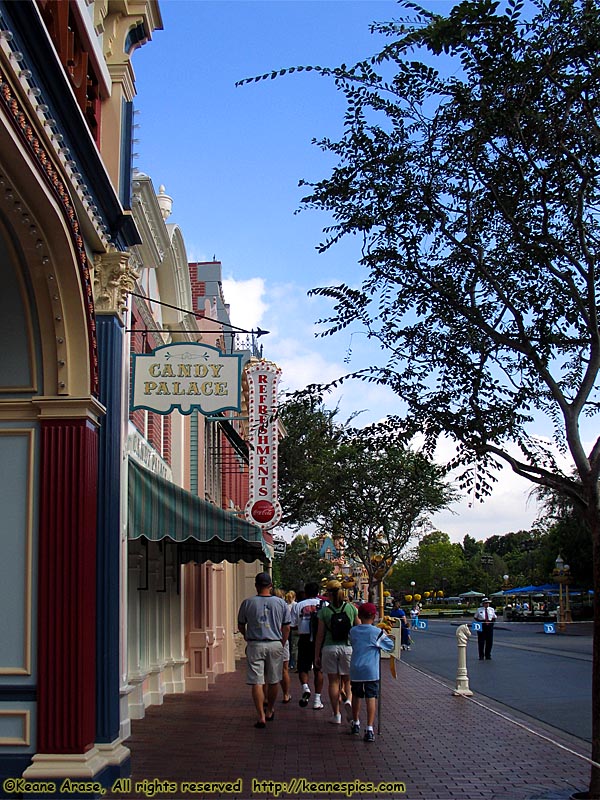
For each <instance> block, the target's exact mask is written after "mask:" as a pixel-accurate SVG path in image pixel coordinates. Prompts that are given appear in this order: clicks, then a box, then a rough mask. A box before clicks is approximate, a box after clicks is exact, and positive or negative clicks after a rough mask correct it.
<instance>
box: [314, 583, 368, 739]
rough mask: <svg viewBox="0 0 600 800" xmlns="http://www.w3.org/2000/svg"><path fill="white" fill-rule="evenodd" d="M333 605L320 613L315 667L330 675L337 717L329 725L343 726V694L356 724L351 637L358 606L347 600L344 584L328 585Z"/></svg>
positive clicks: (334, 711)
mask: <svg viewBox="0 0 600 800" xmlns="http://www.w3.org/2000/svg"><path fill="white" fill-rule="evenodd" d="M327 596H328V598H329V605H328V606H326V607H325V608H322V609H321V610H320V611H319V628H318V630H317V641H316V644H315V666H318V667H319V668H320V669H322V670H323V672H326V673H327V683H328V693H329V702H330V703H331V709H332V711H333V716H332V717H331V719H330V720H329V722H331V723H333V724H334V725H341V724H342V714H341V701H340V691H342V690H343V691H344V692H345V695H346V700H345V701H344V703H343V705H344V710H345V713H346V718H347V720H348V722H350V721H351V720H352V694H351V691H350V658H351V656H352V647H351V646H350V641H349V638H348V635H349V633H350V630H351V628H352V626H353V625H356V624H357V617H358V612H357V610H356V606H354V605H353V604H352V603H349V602H348V601H347V600H345V598H344V590H343V589H342V584H341V583H340V582H339V581H338V580H331V581H329V582H328V583H327Z"/></svg>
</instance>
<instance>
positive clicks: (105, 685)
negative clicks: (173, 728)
mask: <svg viewBox="0 0 600 800" xmlns="http://www.w3.org/2000/svg"><path fill="white" fill-rule="evenodd" d="M96 326H97V333H98V362H99V371H100V398H99V399H100V402H101V403H102V404H103V405H104V406H105V408H106V416H105V418H104V420H103V422H102V425H101V427H100V439H99V464H98V530H97V589H96V603H97V611H96V741H97V742H100V743H109V742H113V741H114V740H115V739H117V738H118V736H119V723H120V719H119V715H120V711H119V688H120V661H119V631H120V618H119V565H120V539H121V532H120V519H119V510H120V494H121V430H122V408H121V403H122V382H123V374H122V361H123V325H122V324H121V321H120V319H119V318H118V317H116V316H113V315H98V316H97V318H96Z"/></svg>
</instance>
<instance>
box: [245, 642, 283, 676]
mask: <svg viewBox="0 0 600 800" xmlns="http://www.w3.org/2000/svg"><path fill="white" fill-rule="evenodd" d="M282 675H283V645H282V644H281V642H280V641H279V639H277V640H275V641H274V642H247V643H246V683H247V684H251V685H254V684H257V683H279V681H280V680H281V677H282Z"/></svg>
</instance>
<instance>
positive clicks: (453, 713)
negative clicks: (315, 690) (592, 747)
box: [105, 662, 589, 800]
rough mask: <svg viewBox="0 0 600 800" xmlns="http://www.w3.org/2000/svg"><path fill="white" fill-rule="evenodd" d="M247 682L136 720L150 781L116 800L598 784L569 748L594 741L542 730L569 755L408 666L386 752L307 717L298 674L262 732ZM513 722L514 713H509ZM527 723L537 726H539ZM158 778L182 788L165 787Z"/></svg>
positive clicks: (472, 792) (387, 709) (495, 798)
mask: <svg viewBox="0 0 600 800" xmlns="http://www.w3.org/2000/svg"><path fill="white" fill-rule="evenodd" d="M244 677H245V676H244V664H243V662H238V668H237V671H236V672H235V673H232V674H228V675H222V676H219V677H218V678H217V682H216V684H215V685H213V686H212V687H211V688H210V689H209V691H208V692H205V693H194V694H186V695H170V696H167V697H166V698H165V702H164V704H163V705H162V706H153V707H151V708H149V709H147V712H146V716H145V718H144V719H143V720H138V721H134V722H133V733H132V736H131V738H130V739H129V740H128V741H127V742H125V744H126V745H127V746H128V747H129V748H130V750H131V764H132V787H135V784H136V782H140V781H144V780H146V781H147V782H148V783H146V785H145V787H138V788H139V789H140V790H139V791H137V792H135V791H133V792H132V793H123V792H113V793H109V794H107V795H105V798H106V800H108V799H109V798H119V800H126V799H127V798H134V797H135V798H142V797H143V798H147V797H149V796H153V797H156V798H171V799H172V800H179V798H192V797H194V798H209V797H210V798H213V799H214V798H225V797H228V798H231V800H248V798H272V797H274V791H273V789H270V790H269V789H268V787H266V786H265V787H263V788H262V790H260V789H256V790H255V791H252V780H253V779H256V780H273V781H291V780H292V779H294V778H296V779H299V778H306V779H307V780H310V781H312V782H333V781H346V782H347V781H351V780H358V781H362V782H367V781H370V782H373V783H374V784H380V783H386V782H394V781H396V782H403V783H404V784H405V787H406V791H405V793H404V794H403V793H402V792H401V791H399V790H398V789H395V790H391V789H387V790H386V789H385V787H380V791H377V792H369V791H366V790H364V789H360V788H355V790H354V793H353V794H352V796H353V797H354V798H355V799H357V798H401V797H406V798H407V800H450V799H451V798H465V800H477V799H479V798H482V799H484V800H562V799H563V798H564V799H566V798H568V797H569V796H570V795H571V793H573V792H575V791H582V790H584V789H585V787H586V786H587V782H588V776H589V765H588V764H587V763H586V762H585V761H584V760H582V759H580V758H578V757H577V756H576V755H574V754H572V753H571V752H569V750H568V749H566V748H570V749H571V750H575V751H576V752H578V753H581V754H583V755H589V745H588V744H587V743H586V742H583V741H580V740H574V739H572V738H571V737H567V736H562V735H561V734H560V733H559V732H557V731H555V730H554V729H551V730H550V731H549V730H548V729H547V728H543V727H542V726H539V728H538V730H539V731H540V732H542V733H543V734H544V735H545V736H546V737H549V738H552V739H556V741H557V742H558V744H562V745H563V748H561V747H559V746H558V745H557V744H553V743H551V742H549V741H547V740H545V739H544V738H540V737H539V736H536V735H535V734H534V733H533V732H530V731H529V730H527V729H525V728H524V727H523V726H522V725H521V726H519V725H517V724H514V723H513V722H511V721H510V720H508V719H505V718H504V716H500V715H498V714H496V713H494V710H493V709H492V708H491V707H488V706H489V705H490V704H489V701H486V699H485V698H475V700H476V701H477V702H473V701H472V700H470V699H469V698H465V697H455V696H453V695H452V692H451V688H452V687H448V686H446V685H444V684H443V683H442V682H440V681H439V680H437V679H435V678H433V677H431V676H428V675H425V674H424V673H423V672H420V671H418V670H416V669H414V668H413V667H410V666H409V665H408V664H406V663H401V664H399V665H398V677H397V680H395V681H394V680H393V679H392V677H391V675H390V673H389V670H388V665H387V662H383V691H382V719H381V735H379V736H377V737H376V742H375V744H367V743H365V742H363V741H362V738H361V739H358V737H356V738H355V737H351V736H350V735H349V734H348V729H347V726H346V725H345V724H343V725H342V726H334V725H331V724H329V723H328V722H327V720H328V718H329V716H330V714H329V709H328V707H327V704H326V707H325V708H324V709H323V710H322V711H314V710H313V709H312V707H311V706H310V705H309V707H308V708H305V709H301V708H300V707H299V706H298V702H297V701H298V698H299V694H300V692H299V689H300V687H299V685H298V683H297V675H295V674H293V675H292V678H293V683H292V691H293V695H294V698H293V700H292V702H291V703H290V704H289V705H282V704H281V702H278V704H277V707H276V714H275V720H274V722H273V723H272V724H268V725H267V728H266V729H264V730H257V729H255V728H254V727H253V723H254V721H255V715H254V708H253V705H252V701H251V698H250V691H249V688H248V687H247V686H246V685H245V683H244ZM324 698H325V694H324ZM481 703H482V704H483V705H481ZM496 708H498V706H496ZM502 714H504V715H506V716H507V717H510V716H511V712H510V711H509V710H506V709H504V708H502ZM512 714H513V719H514V718H515V717H514V712H512ZM527 724H528V725H529V727H531V728H534V729H535V723H533V724H532V723H531V721H529V722H528V723H527ZM363 725H364V713H363ZM236 779H241V782H242V784H241V789H239V790H237V791H234V792H233V793H231V794H226V793H225V792H219V791H217V792H213V793H206V792H194V793H192V792H190V793H184V792H183V790H182V783H183V782H184V781H196V782H198V781H233V780H236ZM155 781H170V782H172V783H173V784H174V785H173V786H171V787H166V786H163V788H162V789H160V788H159V786H158V785H157V784H156V783H155ZM255 788H256V787H255ZM303 788H304V791H303V790H302V789H303ZM279 796H280V797H281V798H283V800H290V798H294V800H298V799H299V798H302V800H316V798H342V797H344V796H345V795H344V794H343V793H341V792H340V791H339V790H338V791H337V792H336V791H332V790H327V788H326V787H312V790H311V787H300V790H299V787H298V786H296V787H288V789H287V791H286V790H285V789H284V790H283V791H281V793H280V795H279Z"/></svg>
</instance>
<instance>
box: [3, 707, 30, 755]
mask: <svg viewBox="0 0 600 800" xmlns="http://www.w3.org/2000/svg"><path fill="white" fill-rule="evenodd" d="M0 717H15V718H16V719H20V720H21V724H22V731H23V732H22V735H21V736H0V746H2V747H8V746H9V745H10V746H15V745H18V746H23V747H29V745H30V744H31V713H30V712H29V711H27V710H25V709H23V710H17V709H15V710H9V709H2V710H1V711H0Z"/></svg>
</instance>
